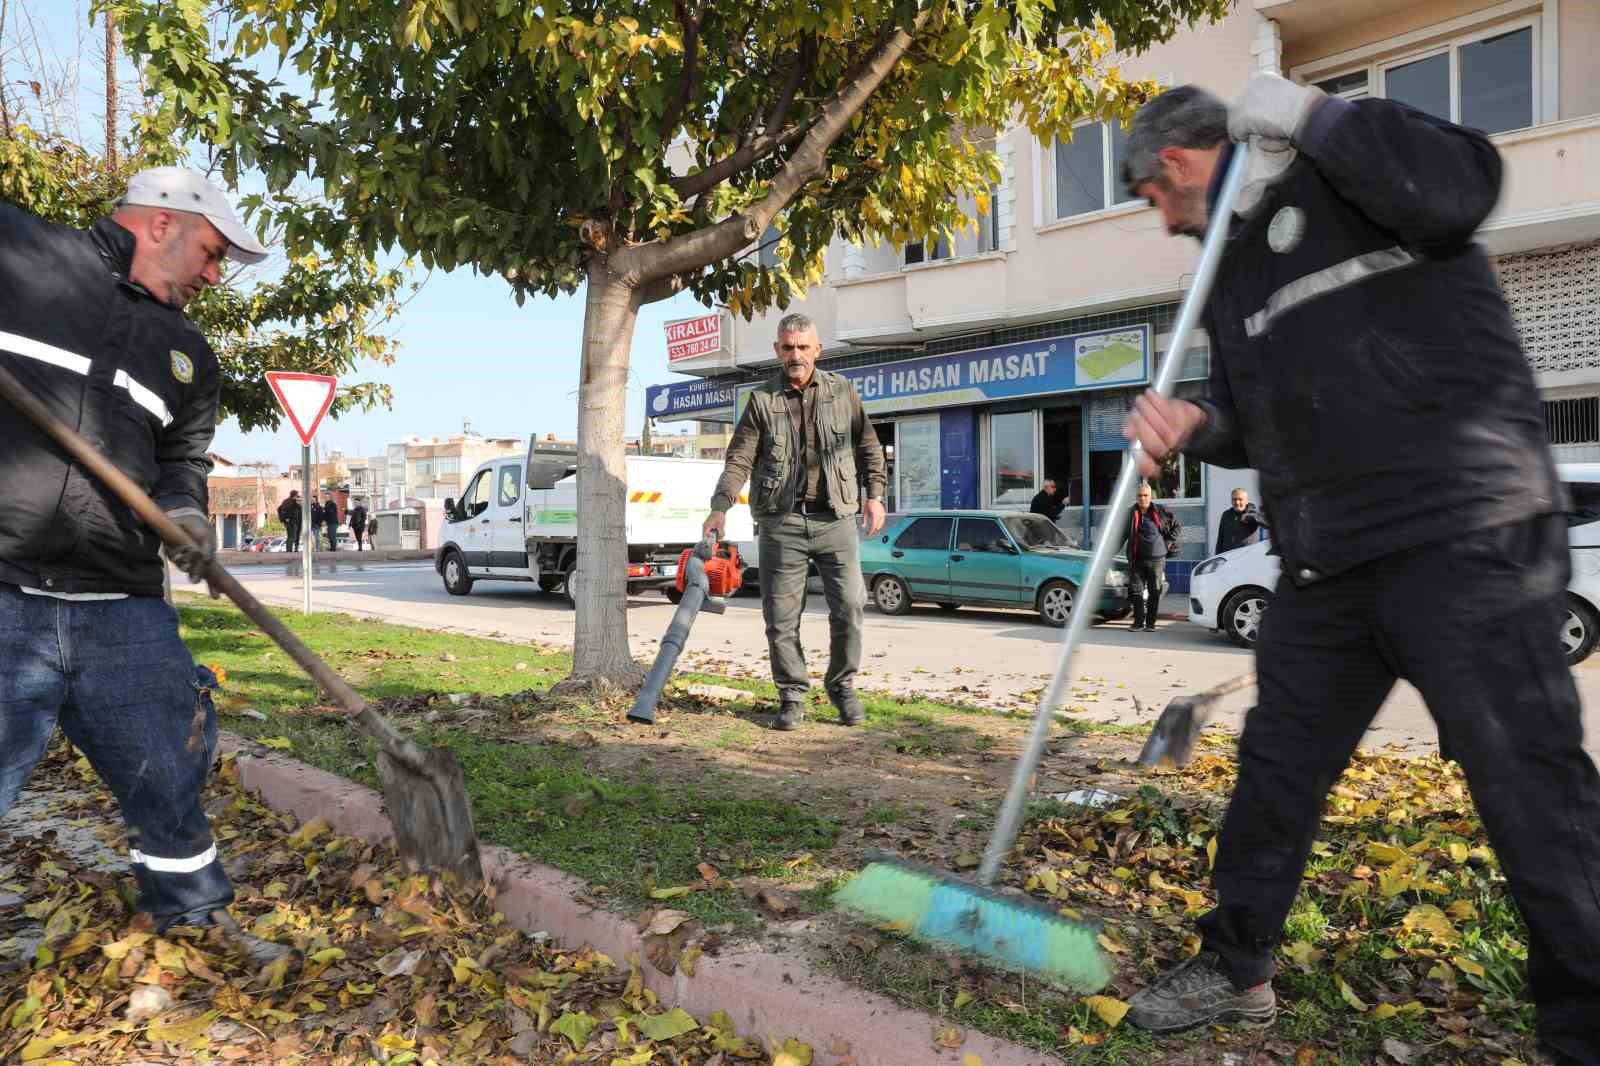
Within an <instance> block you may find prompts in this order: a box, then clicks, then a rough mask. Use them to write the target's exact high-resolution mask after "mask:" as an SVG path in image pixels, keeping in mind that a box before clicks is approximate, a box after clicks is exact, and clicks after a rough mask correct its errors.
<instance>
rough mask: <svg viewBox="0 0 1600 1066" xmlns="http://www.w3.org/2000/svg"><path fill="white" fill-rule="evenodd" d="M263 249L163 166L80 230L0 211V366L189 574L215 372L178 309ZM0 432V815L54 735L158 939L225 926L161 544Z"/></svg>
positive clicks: (25, 423)
mask: <svg viewBox="0 0 1600 1066" xmlns="http://www.w3.org/2000/svg"><path fill="white" fill-rule="evenodd" d="M266 254H267V252H266V249H265V248H263V247H262V246H261V245H260V243H259V242H257V240H256V239H255V238H254V237H252V236H251V235H250V233H249V231H248V230H246V229H245V228H244V227H243V226H242V225H240V223H239V221H238V219H237V218H236V217H235V216H234V214H233V211H232V209H231V208H230V207H229V206H228V203H227V200H226V199H225V198H224V197H223V195H222V193H221V192H220V191H218V190H217V189H216V188H214V187H213V186H212V185H211V184H210V183H209V182H207V181H206V179H205V178H204V177H203V176H201V175H200V174H197V173H195V172H193V171H188V170H183V169H181V168H178V167H157V168H154V169H151V170H144V171H140V172H139V173H137V174H135V175H134V176H133V178H132V180H131V181H130V182H129V183H128V188H127V191H126V193H125V194H124V195H123V197H122V199H121V200H120V201H119V202H118V204H117V207H116V209H115V210H114V211H113V213H112V214H111V217H109V218H105V219H102V220H100V221H99V222H96V223H95V224H94V225H93V226H91V227H90V228H89V229H87V230H78V229H73V228H71V227H68V226H63V225H57V224H54V223H50V222H46V221H44V220H43V219H40V218H38V217H36V216H34V215H31V214H29V213H27V212H25V211H22V210H19V209H18V208H16V207H13V206H10V205H6V204H0V365H3V366H4V367H5V369H6V370H8V371H9V372H10V373H11V374H12V375H14V376H15V377H16V378H17V379H18V381H19V382H21V384H22V386H23V387H24V388H25V389H27V391H28V392H29V393H31V394H32V395H33V396H34V397H36V398H37V399H38V400H39V402H41V403H42V404H43V405H44V406H45V407H46V408H47V409H48V410H49V412H50V413H51V414H52V415H53V416H54V417H55V418H56V419H58V420H60V421H61V422H63V423H64V424H66V425H68V426H72V427H74V428H76V429H77V431H78V432H79V433H81V434H82V435H83V436H84V437H86V438H87V439H88V440H89V441H90V443H91V444H92V445H93V446H94V447H96V448H98V449H100V450H101V451H103V452H104V453H105V454H106V457H107V458H108V459H109V460H110V461H111V462H112V463H114V464H115V465H116V466H117V467H118V468H119V469H121V470H122V471H123V473H125V474H127V475H128V476H129V477H130V478H131V479H133V481H134V482H135V483H136V484H137V485H138V486H139V487H140V488H141V489H143V490H144V491H145V492H147V493H149V494H150V495H151V496H152V497H154V499H155V501H156V503H157V504H158V505H159V506H160V507H161V508H162V509H163V510H164V511H166V513H167V515H168V516H169V517H170V518H172V520H173V521H174V522H176V523H177V524H178V525H179V526H180V527H181V528H182V529H183V530H184V531H185V532H186V533H188V534H189V536H190V538H191V539H192V540H193V541H194V546H193V547H191V548H188V549H184V550H180V551H173V552H172V553H171V558H172V561H173V563H175V564H176V565H177V566H178V567H179V568H180V569H182V570H183V571H185V572H186V573H188V574H189V576H190V579H191V580H200V579H201V578H202V577H203V576H204V574H205V572H206V570H207V568H208V566H209V565H210V562H211V560H212V558H213V556H214V554H215V551H216V537H215V534H214V531H213V529H212V526H211V522H210V521H209V520H208V518H207V507H208V496H207V489H206V477H207V475H208V474H209V473H210V471H211V467H212V461H211V459H210V457H209V455H208V449H209V448H210V447H211V439H212V434H213V432H214V431H215V429H216V424H217V406H218V399H219V396H220V392H221V372H220V370H219V368H218V365H217V359H216V356H215V355H214V354H213V353H212V350H211V346H210V345H209V344H208V343H207V342H206V339H205V338H204V337H203V336H202V335H201V334H200V331H199V330H198V329H196V328H195V326H194V324H193V323H192V322H191V321H190V320H189V319H188V318H186V317H185V316H184V313H183V309H184V307H185V306H186V305H187V304H188V302H189V301H190V299H192V298H193V297H194V296H195V295H197V294H198V293H200V292H201V291H202V290H204V289H206V288H208V287H210V286H213V285H216V284H218V283H219V281H220V280H221V273H222V261H223V259H224V258H232V259H234V260H237V261H240V262H245V263H257V262H260V261H261V260H262V259H264V258H265V257H266ZM0 438H3V439H4V440H5V442H6V457H5V462H4V463H0V662H4V663H5V668H4V669H3V670H0V814H4V812H5V811H6V810H8V809H9V808H10V807H11V806H12V804H13V803H15V802H16V799H17V796H18V795H19V793H20V791H21V789H22V786H23V785H24V783H25V782H26V781H27V779H28V777H29V775H30V774H31V773H32V771H33V769H34V767H35V766H36V765H37V764H38V762H39V760H40V758H41V757H43V755H44V754H45V751H46V750H47V747H48V745H49V743H50V738H51V735H52V734H53V733H54V732H55V729H56V726H57V725H58V724H59V725H60V727H61V730H62V731H63V732H64V733H65V734H66V736H67V739H69V740H70V741H71V742H72V743H73V744H74V745H76V746H77V747H78V748H79V749H80V750H81V751H82V752H83V753H84V755H85V756H87V757H88V760H89V763H90V765H92V766H93V767H94V769H95V772H96V773H97V774H99V775H100V778H101V780H103V781H104V782H105V783H106V786H107V787H108V788H109V789H110V790H111V792H112V794H113V795H114V796H115V797H116V800H117V806H118V809H119V810H120V811H121V814H122V818H123V820H124V821H125V822H126V824H127V828H128V857H129V861H130V862H131V864H132V866H133V873H134V878H135V880H136V882H137V884H138V908H139V910H141V911H143V912H145V913H148V914H150V915H151V916H152V917H154V919H155V928H156V930H157V931H161V930H165V929H166V928H168V927H169V926H172V925H178V924H182V925H219V926H222V927H223V928H224V929H225V930H226V931H228V932H230V933H237V931H238V927H237V925H236V924H235V923H234V922H233V919H232V918H231V917H229V916H228V914H227V911H226V910H225V909H224V908H226V907H227V906H228V904H229V903H230V902H231V901H232V899H233V888H232V886H231V885H230V884H229V880H228V876H227V874H226V873H225V872H224V870H223V867H222V862H221V860H220V859H219V858H218V855H217V848H216V844H215V843H214V842H213V840H212V837H211V832H210V828H209V826H208V824H207V820H206V815H205V811H204V810H203V808H202V806H201V795H200V794H201V789H202V787H203V786H204V784H205V780H206V776H207V774H208V773H209V771H210V768H211V763H212V760H213V758H214V757H215V755H216V749H217V718H216V711H215V709H214V707H213V706H212V701H211V694H210V690H211V689H212V688H214V687H215V686H216V678H215V677H213V676H212V674H211V672H210V671H209V670H206V669H205V668H203V667H197V666H196V665H195V662H194V659H193V658H192V657H191V656H190V654H189V650H188V648H187V647H185V645H184V642H183V639H182V637H181V636H180V635H179V632H178V614H177V612H176V611H175V610H173V608H172V607H171V606H170V605H169V604H168V603H167V602H166V600H165V599H164V598H163V595H162V593H163V584H164V577H165V564H164V563H163V562H162V559H161V555H160V549H161V539H160V538H159V537H158V536H157V535H156V534H155V533H154V532H153V531H152V530H151V529H150V528H148V527H147V526H145V525H144V524H143V523H142V522H140V521H139V519H138V518H137V517H136V516H135V515H134V513H133V512H132V511H131V510H130V509H129V508H128V507H127V506H126V505H124V504H122V503H121V502H119V501H118V499H117V498H116V496H115V495H114V494H113V493H112V492H111V491H110V490H108V489H106V488H105V487H103V486H102V485H100V484H99V483H98V482H97V481H96V480H95V479H94V478H93V477H92V476H91V475H89V474H88V473H86V472H85V471H84V470H83V469H82V468H81V467H79V466H78V465H76V464H75V463H74V462H73V461H72V460H71V459H70V458H69V457H68V456H67V454H66V453H65V452H64V451H63V450H62V449H61V447H60V446H59V445H57V444H56V443H54V442H53V441H52V440H51V439H50V438H49V437H47V436H46V435H45V434H44V433H43V432H42V431H40V430H39V429H37V428H36V427H35V426H34V425H33V423H32V422H31V421H29V420H28V419H26V418H24V417H23V416H21V415H20V414H18V413H17V412H16V411H15V410H13V409H12V408H11V407H10V406H9V405H7V404H5V403H0Z"/></svg>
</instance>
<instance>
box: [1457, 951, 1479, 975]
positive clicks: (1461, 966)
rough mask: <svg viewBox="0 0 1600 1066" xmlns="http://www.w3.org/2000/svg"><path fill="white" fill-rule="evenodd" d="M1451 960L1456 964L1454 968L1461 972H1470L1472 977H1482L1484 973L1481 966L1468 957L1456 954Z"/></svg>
mask: <svg viewBox="0 0 1600 1066" xmlns="http://www.w3.org/2000/svg"><path fill="white" fill-rule="evenodd" d="M1453 961H1454V962H1455V964H1456V969H1458V970H1460V971H1461V972H1462V973H1470V974H1471V975H1472V976H1474V977H1482V976H1483V975H1484V969H1483V967H1482V966H1480V965H1478V964H1477V963H1475V962H1473V961H1472V960H1471V959H1469V958H1466V957H1464V956H1461V955H1457V956H1456V957H1455V959H1454V960H1453Z"/></svg>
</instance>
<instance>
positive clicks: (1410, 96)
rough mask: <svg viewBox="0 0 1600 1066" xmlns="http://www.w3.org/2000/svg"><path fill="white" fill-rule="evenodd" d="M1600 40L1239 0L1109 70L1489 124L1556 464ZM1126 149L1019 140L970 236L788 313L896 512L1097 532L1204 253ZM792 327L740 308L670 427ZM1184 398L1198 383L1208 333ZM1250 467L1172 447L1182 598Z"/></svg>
mask: <svg viewBox="0 0 1600 1066" xmlns="http://www.w3.org/2000/svg"><path fill="white" fill-rule="evenodd" d="M1597 48H1600V3H1595V2H1594V0H1507V2H1488V0H1415V2H1409V0H1243V2H1241V3H1240V4H1239V5H1238V7H1237V8H1236V9H1235V13H1234V14H1233V15H1232V16H1230V17H1229V18H1228V19H1227V20H1226V21H1224V22H1222V23H1219V24H1216V25H1205V26H1201V27H1199V28H1196V29H1193V30H1188V31H1184V32H1183V33H1181V34H1179V35H1178V36H1177V37H1175V38H1174V39H1173V40H1172V41H1170V42H1168V43H1166V44H1164V45H1160V46H1157V47H1155V48H1152V49H1150V50H1149V51H1148V52H1146V53H1145V54H1143V55H1141V56H1136V57H1128V58H1126V59H1124V60H1123V61H1122V62H1121V63H1120V64H1119V65H1120V67H1121V69H1122V71H1123V73H1124V75H1125V76H1128V77H1149V78H1154V79H1156V80H1158V81H1161V82H1163V83H1165V84H1169V85H1176V84H1184V83H1197V84H1200V85H1202V86H1204V87H1206V88H1208V89H1210V90H1211V91H1213V92H1215V93H1216V94H1218V95H1219V96H1221V97H1222V98H1223V99H1224V100H1227V99H1231V98H1232V97H1233V96H1235V95H1236V94H1237V93H1238V92H1239V91H1240V90H1241V89H1242V88H1243V86H1244V83H1245V80H1246V79H1247V78H1248V77H1249V75H1250V74H1251V73H1252V72H1254V71H1257V70H1269V71H1275V72H1277V73H1281V74H1283V75H1284V76H1286V77H1289V78H1291V79H1293V80H1295V81H1298V82H1301V83H1305V84H1315V85H1318V86H1319V87H1321V88H1323V89H1324V90H1325V91H1327V92H1329V93H1334V94H1338V95H1341V96H1345V97H1349V98H1357V97H1361V96H1366V95H1372V96H1386V97H1389V98H1393V99H1400V100H1404V101H1405V102H1407V103H1410V104H1413V105H1414V106H1417V107H1420V108H1423V109H1425V110H1429V111H1432V112H1434V113H1436V114H1439V115H1442V116H1444V117H1447V118H1450V119H1452V120H1454V121H1459V122H1462V123H1463V124H1466V125H1471V126H1475V127H1477V128H1480V129H1483V130H1485V131H1486V132H1489V133H1490V134H1492V136H1493V139H1494V141H1495V143H1496V145H1497V146H1498V147H1499V150H1500V152H1501V154H1502V156H1503V157H1504V160H1505V164H1506V179H1505V189H1504V194H1503V196H1502V199H1501V203H1500V205H1499V206H1498V208H1497V209H1496V210H1495V212H1494V213H1493V215H1492V216H1491V217H1490V218H1489V220H1488V221H1487V222H1486V223H1485V225H1484V227H1483V229H1482V231H1481V232H1480V235H1479V237H1480V240H1481V241H1482V243H1483V244H1484V245H1485V246H1486V247H1487V249H1488V250H1489V252H1490V253H1491V254H1492V255H1493V256H1494V257H1495V259H1496V262H1497V265H1498V268H1499V271H1500V275H1501V281H1502V286H1503V288H1504V290H1505V293H1506V296H1507V299H1508V301H1509V302H1510V304H1511V307H1512V310H1513V313H1514V314H1515V316H1516V319H1517V323H1518V327H1519V329H1520V331H1521V333H1522V336H1523V341H1524V345H1525V348H1526V350H1527V353H1528V358H1529V360H1530V361H1531V363H1532V365H1533V369H1534V370H1535V372H1536V374H1537V376H1538V380H1539V384H1540V387H1541V389H1542V390H1543V392H1544V395H1545V398H1546V416H1547V421H1548V424H1549V426H1550V431H1551V440H1552V444H1553V445H1554V446H1555V447H1556V450H1557V452H1558V454H1559V455H1561V457H1563V458H1594V459H1600V305H1597V300H1596V298H1597V296H1600V79H1597V78H1595V77H1594V76H1593V75H1592V69H1593V63H1592V60H1590V59H1589V57H1590V56H1592V54H1593V53H1594V51H1595V50H1596V49H1597ZM1125 143H1126V134H1125V132H1124V131H1123V130H1122V128H1121V127H1120V126H1119V125H1118V124H1115V123H1110V124H1103V123H1085V124H1083V125H1080V126H1079V127H1077V129H1076V130H1075V131H1074V136H1073V138H1072V139H1071V140H1070V141H1066V142H1060V141H1058V142H1054V143H1041V142H1039V141H1038V140H1036V139H1035V138H1034V137H1033V136H1032V135H1031V134H1029V133H1028V131H1027V130H1026V129H1022V128H1013V129H1009V130H1006V131H1003V132H1002V133H1001V134H1000V135H999V136H998V137H997V138H996V141H995V150H996V153H997V155H998V157H999V160H1000V164H1001V171H1002V177H1001V181H1000V183H999V185H998V186H997V187H996V188H995V189H994V190H993V195H992V196H991V197H990V202H989V204H988V205H987V210H986V211H983V212H979V211H978V210H977V204H976V203H974V204H972V205H971V211H970V215H971V217H972V218H973V220H974V223H975V224H974V227H973V229H972V230H971V231H970V232H968V233H966V234H958V235H956V236H955V237H954V238H953V239H941V240H939V241H937V242H932V243H931V244H930V243H929V242H924V243H920V244H914V245H910V246H908V247H905V248H893V247H889V246H881V247H876V248H871V247H859V246H854V245H848V244H845V243H843V242H836V244H835V245H834V246H833V247H832V248H830V249H829V252H828V257H827V264H826V273H825V280H824V282H823V284H821V285H819V286H817V287H815V288H813V289H812V290H811V292H810V293H809V294H808V295H807V297H806V298H805V299H804V300H802V301H799V302H797V303H796V304H795V305H792V306H791V308H790V309H789V310H798V311H802V312H804V313H806V314H808V315H809V316H810V317H811V318H812V319H814V320H815V321H816V322H817V325H818V332H819V335H820V337H821V340H822V344H823V359H822V360H821V362H820V363H819V365H821V366H823V367H824V368H826V369H829V370H834V371H838V372H840V373H843V374H845V375H846V376H848V377H849V378H850V379H851V380H852V381H853V382H854V384H855V385H856V388H857V389H858V391H859V392H860V393H861V396H862V400H863V402H864V404H865V406H866V409H867V411H868V413H869V414H870V415H871V417H872V420H873V424H874V426H875V428H876V429H877V431H878V434H879V437H880V439H881V440H882V442H883V444H884V446H885V449H886V453H887V455H888V456H889V459H890V487H889V494H890V507H891V509H902V510H903V509H908V508H922V507H945V508H954V507H975V506H976V507H994V508H1015V509H1026V508H1027V506H1028V504H1029V501H1030V500H1031V498H1032V497H1033V495H1034V493H1035V492H1036V491H1038V489H1039V487H1040V485H1041V484H1042V482H1043V480H1044V479H1045V478H1047V477H1049V478H1053V479H1054V480H1055V481H1056V482H1057V484H1058V485H1059V486H1060V487H1061V488H1062V489H1064V490H1065V492H1066V502H1067V504H1068V511H1067V513H1066V514H1064V515H1063V517H1062V519H1061V525H1062V526H1063V527H1064V528H1066V529H1068V530H1069V531H1072V532H1076V533H1077V534H1078V535H1079V537H1080V541H1081V543H1083V544H1085V545H1088V544H1090V543H1092V541H1093V537H1094V534H1095V532H1096V530H1097V529H1098V528H1099V527H1100V525H1101V524H1102V523H1103V521H1104V517H1105V516H1104V507H1103V505H1104V504H1105V502H1106V499H1107V497H1108V496H1109V493H1110V490H1111V487H1112V485H1113V483H1114V481H1115V478H1116V475H1117V472H1118V470H1119V467H1120V463H1121V447H1122V439H1121V435H1120V426H1121V422H1122V420H1123V416H1124V414H1125V413H1126V411H1127V409H1128V405H1129V403H1130V402H1131V400H1132V398H1133V397H1134V396H1136V395H1137V394H1138V392H1139V391H1140V389H1141V388H1143V387H1144V386H1145V385H1146V384H1147V383H1148V382H1149V381H1150V380H1151V379H1152V378H1153V376H1154V372H1155V369H1156V367H1157V366H1158V365H1159V363H1160V361H1161V360H1162V359H1165V358H1167V357H1168V352H1167V344H1168V340H1169V335H1170V331H1171V328H1172V325H1173V321H1174V318H1175V317H1176V312H1177V308H1178V304H1179V301H1180V300H1181V299H1182V296H1183V292H1184V290H1185V288H1186V286H1187V284H1188V281H1189V278H1190V273H1191V271H1192V269H1193V265H1194V260H1195V256H1196V253H1197V250H1198V249H1197V246H1196V245H1195V243H1194V242H1192V241H1180V240H1175V239H1172V238H1170V237H1168V236H1167V234H1166V232H1165V230H1164V228H1163V226H1162V223H1161V220H1160V217H1159V216H1158V214H1157V213H1156V212H1155V211H1154V210H1153V209H1151V208H1150V207H1148V206H1147V205H1146V204H1145V203H1144V202H1143V201H1140V200H1135V199H1132V198H1131V197H1130V195H1129V194H1128V193H1127V191H1126V190H1124V189H1122V188H1121V187H1120V183H1119V182H1118V181H1117V179H1116V173H1117V171H1118V169H1119V167H1120V163H1121V160H1122V152H1123V147H1124V145H1125ZM782 313H783V312H777V311H774V312H771V313H767V314H764V315H760V316H757V317H756V318H755V319H753V320H752V321H744V320H742V319H739V318H737V317H735V316H731V315H728V314H727V312H726V311H724V312H723V315H724V329H723V335H724V337H726V338H729V339H727V340H725V341H724V346H723V349H722V350H721V351H718V352H715V353H711V354H708V355H705V356H701V357H698V358H696V359H689V360H683V361H680V362H675V363H674V364H673V369H674V370H675V371H680V372H682V373H684V374H687V375H692V376H693V379H692V380H678V381H675V382H671V383H666V384H663V385H658V386H655V387H652V388H651V389H649V390H648V394H647V401H646V402H647V406H648V408H649V411H650V413H651V414H652V415H653V416H654V417H655V418H656V419H657V420H658V421H671V420H687V419H695V420H701V421H710V420H723V421H729V420H732V419H733V418H734V417H735V416H736V415H737V414H738V413H739V412H740V411H741V410H742V399H743V396H744V394H745V393H746V392H747V390H748V389H749V388H750V387H751V386H752V385H753V384H754V383H755V382H757V381H760V380H762V379H763V378H764V377H766V376H768V375H770V374H771V373H772V372H773V371H774V369H775V365H776V364H775V360H774V357H773V353H772V341H773V339H774V331H775V327H776V325H777V322H778V319H779V318H780V317H781V315H782ZM1182 358H1183V360H1184V363H1183V366H1182V367H1181V369H1180V378H1181V381H1182V384H1180V386H1179V391H1180V394H1182V393H1185V392H1193V391H1194V390H1197V389H1200V388H1201V387H1202V382H1203V381H1204V379H1205V376H1206V373H1207V371H1208V368H1209V359H1210V351H1209V345H1208V342H1207V340H1206V338H1205V337H1204V336H1198V337H1196V338H1194V339H1193V340H1191V343H1190V347H1189V350H1188V351H1186V352H1184V353H1182ZM1236 485H1240V486H1243V487H1245V488H1249V489H1253V488H1254V478H1253V476H1252V475H1251V474H1250V472H1248V471H1230V470H1213V469H1210V468H1207V467H1204V466H1203V465H1201V464H1195V463H1190V462H1189V461H1187V460H1185V459H1182V458H1179V459H1176V460H1174V461H1173V462H1171V463H1169V464H1168V468H1167V469H1166V470H1164V471H1163V473H1162V476H1161V477H1160V478H1159V479H1158V484H1157V486H1156V490H1157V495H1158V496H1159V497H1160V498H1161V499H1162V501H1163V502H1164V503H1165V504H1166V505H1167V506H1169V507H1171V508H1172V509H1173V510H1174V511H1175V512H1176V513H1177V514H1178V515H1179V517H1180V518H1181V519H1182V520H1183V523H1184V526H1185V531H1184V538H1183V539H1184V544H1183V551H1182V552H1181V553H1180V557H1179V559H1178V560H1176V561H1174V562H1173V563H1172V564H1171V565H1170V570H1171V571H1172V575H1171V576H1172V577H1173V578H1174V584H1175V587H1176V588H1177V589H1178V590H1182V589H1183V588H1184V587H1186V584H1187V572H1188V570H1189V569H1190V568H1191V567H1192V566H1193V565H1194V563H1195V562H1196V561H1197V560H1199V559H1201V558H1203V557H1204V556H1205V554H1206V553H1207V552H1208V551H1210V550H1211V548H1212V546H1213V545H1212V543H1211V542H1212V537H1213V536H1214V533H1215V527H1216V519H1217V517H1218V516H1219V515H1220V513H1221V511H1222V510H1223V509H1225V508H1226V507H1227V506H1228V496H1229V492H1230V490H1231V489H1232V488H1233V487H1234V486H1236Z"/></svg>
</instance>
